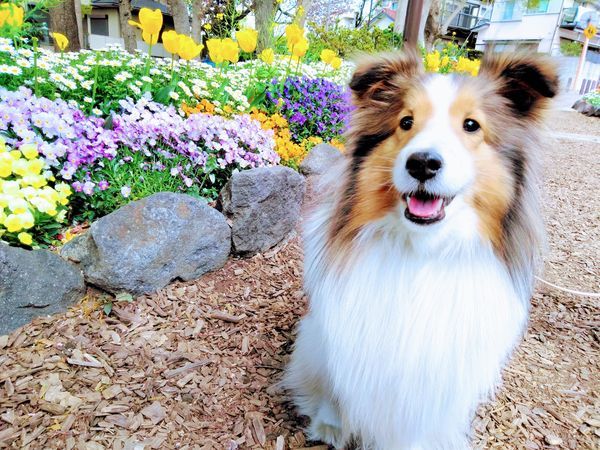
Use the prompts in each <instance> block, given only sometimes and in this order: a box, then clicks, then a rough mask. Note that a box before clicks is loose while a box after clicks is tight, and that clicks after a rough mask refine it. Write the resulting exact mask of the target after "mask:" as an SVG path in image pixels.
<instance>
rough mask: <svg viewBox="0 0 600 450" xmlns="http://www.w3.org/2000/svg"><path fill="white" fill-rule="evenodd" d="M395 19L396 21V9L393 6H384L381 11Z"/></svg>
mask: <svg viewBox="0 0 600 450" xmlns="http://www.w3.org/2000/svg"><path fill="white" fill-rule="evenodd" d="M381 12H383V13H384V14H385V15H386V16H388V17H389V18H390V19H392V20H393V21H396V10H395V9H392V8H383V10H382V11H381Z"/></svg>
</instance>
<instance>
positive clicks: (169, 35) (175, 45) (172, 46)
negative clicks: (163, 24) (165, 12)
mask: <svg viewBox="0 0 600 450" xmlns="http://www.w3.org/2000/svg"><path fill="white" fill-rule="evenodd" d="M179 38H180V35H179V34H177V32H176V31H174V30H169V31H163V34H162V43H163V47H164V48H165V50H166V51H168V52H169V53H172V54H176V53H177V52H178V51H179Z"/></svg>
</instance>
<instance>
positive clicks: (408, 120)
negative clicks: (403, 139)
mask: <svg viewBox="0 0 600 450" xmlns="http://www.w3.org/2000/svg"><path fill="white" fill-rule="evenodd" d="M413 123H414V120H413V118H412V116H405V117H403V118H402V119H400V128H402V129H403V130H405V131H408V130H410V129H411V128H412V126H413Z"/></svg>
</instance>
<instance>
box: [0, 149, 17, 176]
mask: <svg viewBox="0 0 600 450" xmlns="http://www.w3.org/2000/svg"><path fill="white" fill-rule="evenodd" d="M13 161H14V159H12V157H11V156H10V154H9V153H2V154H0V178H7V177H9V176H10V175H11V174H12V165H13Z"/></svg>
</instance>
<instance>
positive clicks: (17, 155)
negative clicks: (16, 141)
mask: <svg viewBox="0 0 600 450" xmlns="http://www.w3.org/2000/svg"><path fill="white" fill-rule="evenodd" d="M10 156H12V158H13V159H14V160H17V159H19V158H20V157H21V152H20V151H19V150H11V151H10Z"/></svg>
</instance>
